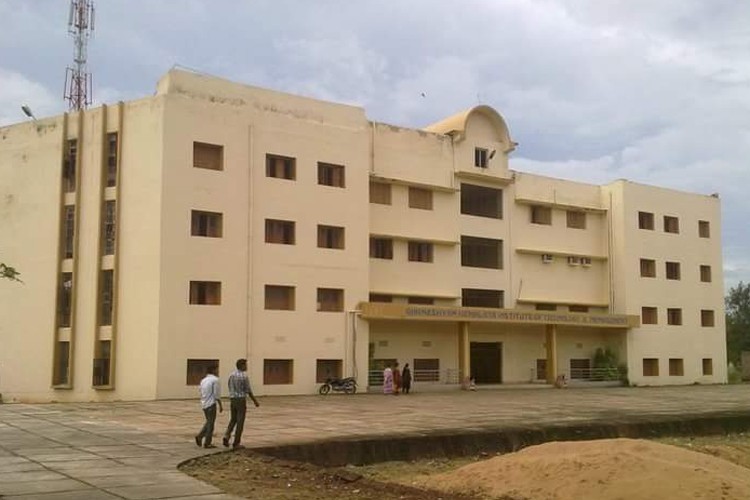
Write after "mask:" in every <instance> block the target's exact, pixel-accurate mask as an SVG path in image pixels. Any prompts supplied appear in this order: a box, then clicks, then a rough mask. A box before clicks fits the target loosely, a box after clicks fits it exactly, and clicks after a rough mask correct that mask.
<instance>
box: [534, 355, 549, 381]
mask: <svg viewBox="0 0 750 500" xmlns="http://www.w3.org/2000/svg"><path fill="white" fill-rule="evenodd" d="M536 379H537V380H547V360H546V359H537V360H536Z"/></svg>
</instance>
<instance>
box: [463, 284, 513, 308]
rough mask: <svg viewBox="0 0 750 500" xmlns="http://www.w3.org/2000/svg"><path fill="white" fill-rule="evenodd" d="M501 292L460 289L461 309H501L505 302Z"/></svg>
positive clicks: (503, 293)
mask: <svg viewBox="0 0 750 500" xmlns="http://www.w3.org/2000/svg"><path fill="white" fill-rule="evenodd" d="M504 295H505V292H503V290H487V289H480V288H462V289H461V305H462V306H463V307H493V308H496V309H502V308H503V307H504V302H505V296H504Z"/></svg>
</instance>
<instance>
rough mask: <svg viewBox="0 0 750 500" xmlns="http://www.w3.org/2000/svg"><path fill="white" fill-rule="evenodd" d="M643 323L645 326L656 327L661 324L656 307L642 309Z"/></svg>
mask: <svg viewBox="0 0 750 500" xmlns="http://www.w3.org/2000/svg"><path fill="white" fill-rule="evenodd" d="M641 323H643V324H644V325H656V324H658V323H659V313H658V309H657V308H656V307H647V306H644V307H641Z"/></svg>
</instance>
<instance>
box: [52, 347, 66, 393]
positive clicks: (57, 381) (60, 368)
mask: <svg viewBox="0 0 750 500" xmlns="http://www.w3.org/2000/svg"><path fill="white" fill-rule="evenodd" d="M69 383H70V342H68V341H65V340H60V341H57V342H55V367H54V370H53V373H52V384H53V385H67V384H69Z"/></svg>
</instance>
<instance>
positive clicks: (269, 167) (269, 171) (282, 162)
mask: <svg viewBox="0 0 750 500" xmlns="http://www.w3.org/2000/svg"><path fill="white" fill-rule="evenodd" d="M266 177H275V178H277V179H287V180H290V181H293V180H295V179H296V178H297V160H296V159H295V158H290V157H288V156H278V155H270V154H267V155H266Z"/></svg>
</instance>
